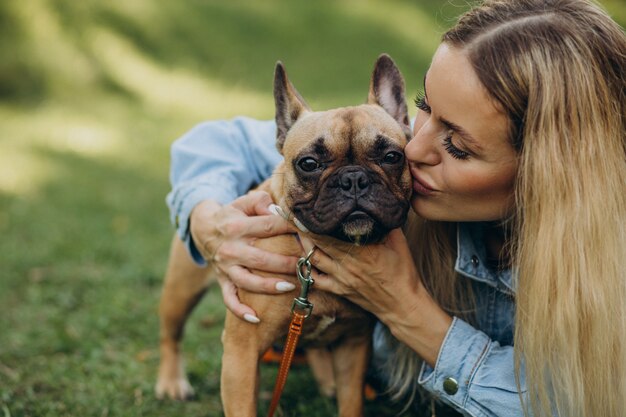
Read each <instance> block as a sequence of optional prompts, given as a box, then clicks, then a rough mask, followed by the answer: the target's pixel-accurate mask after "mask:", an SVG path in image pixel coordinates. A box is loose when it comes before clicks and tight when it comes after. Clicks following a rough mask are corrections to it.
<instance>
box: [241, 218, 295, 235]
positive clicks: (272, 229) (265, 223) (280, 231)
mask: <svg viewBox="0 0 626 417" xmlns="http://www.w3.org/2000/svg"><path fill="white" fill-rule="evenodd" d="M240 221H241V227H242V228H244V229H243V230H245V231H246V233H245V234H246V235H248V236H254V237H270V236H276V235H284V234H286V233H295V232H296V231H297V230H298V229H297V228H296V226H295V225H294V224H293V223H291V222H288V221H287V220H285V219H283V218H282V217H280V216H276V215H274V214H270V215H267V216H265V215H264V216H256V217H246V218H244V219H241V220H240Z"/></svg>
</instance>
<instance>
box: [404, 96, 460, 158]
mask: <svg viewBox="0 0 626 417" xmlns="http://www.w3.org/2000/svg"><path fill="white" fill-rule="evenodd" d="M414 101H415V106H416V107H417V108H418V109H419V110H421V111H423V112H426V113H430V112H431V108H430V106H429V105H428V103H426V96H425V95H424V93H422V92H421V91H418V92H417V94H416V95H415V99H414ZM452 134H453V130H448V132H447V134H446V137H445V138H444V139H443V147H444V149H445V150H446V152H448V153H449V154H450V156H452V157H453V158H454V159H460V160H464V159H467V158H468V157H469V153H467V152H465V151H462V150H461V149H459V148H457V147H456V146H454V144H453V143H452Z"/></svg>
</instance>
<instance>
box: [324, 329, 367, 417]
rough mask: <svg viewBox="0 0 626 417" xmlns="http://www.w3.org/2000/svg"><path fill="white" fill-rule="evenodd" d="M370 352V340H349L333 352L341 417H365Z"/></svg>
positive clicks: (336, 347)
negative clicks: (364, 387)
mask: <svg viewBox="0 0 626 417" xmlns="http://www.w3.org/2000/svg"><path fill="white" fill-rule="evenodd" d="M370 350H371V346H370V342H369V339H368V338H355V339H349V340H347V341H345V342H344V343H341V344H340V345H337V346H335V347H334V349H333V350H332V355H333V367H334V370H335V380H336V382H337V405H338V407H339V416H340V417H361V416H362V415H363V386H364V384H365V371H366V370H367V362H368V359H369V355H370Z"/></svg>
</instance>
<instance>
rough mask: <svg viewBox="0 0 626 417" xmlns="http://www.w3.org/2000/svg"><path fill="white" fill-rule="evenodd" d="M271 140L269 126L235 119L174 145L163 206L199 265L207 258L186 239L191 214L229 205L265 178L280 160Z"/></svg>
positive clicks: (204, 125)
mask: <svg viewBox="0 0 626 417" xmlns="http://www.w3.org/2000/svg"><path fill="white" fill-rule="evenodd" d="M275 141H276V124H275V123H274V122H273V121H258V120H253V119H249V118H244V117H238V118H235V119H233V120H230V121H212V122H205V123H202V124H200V125H198V126H196V127H194V128H193V129H192V130H191V131H189V132H188V133H186V134H185V135H183V136H182V137H181V138H180V139H178V140H176V141H175V142H174V143H173V144H172V148H171V166H170V182H171V184H172V190H171V192H170V193H169V194H168V195H167V198H166V202H167V206H168V208H169V210H170V220H171V221H172V224H174V225H175V227H176V229H177V231H178V235H179V236H180V238H181V239H183V240H184V241H185V242H186V244H187V247H188V248H189V250H190V253H191V254H192V256H193V258H194V260H195V261H196V262H197V263H198V264H200V265H204V264H205V259H203V257H202V256H201V254H200V253H199V252H198V250H197V248H196V247H194V246H195V245H194V242H193V240H192V239H191V236H190V227H189V226H190V225H189V218H190V215H191V213H192V210H193V209H194V208H195V207H196V206H197V205H198V204H199V203H200V202H201V201H204V200H211V201H213V202H215V203H217V204H219V205H220V206H221V205H224V204H228V203H230V202H232V201H233V200H235V199H236V198H237V197H239V196H241V195H243V194H244V193H246V192H247V191H248V190H249V189H250V188H251V187H252V186H254V185H257V184H260V183H261V182H263V181H264V180H265V179H267V178H269V176H270V175H271V173H272V171H273V170H274V167H275V166H276V165H277V164H278V163H279V162H280V161H281V160H282V157H281V156H280V154H279V153H278V151H277V150H276V146H275Z"/></svg>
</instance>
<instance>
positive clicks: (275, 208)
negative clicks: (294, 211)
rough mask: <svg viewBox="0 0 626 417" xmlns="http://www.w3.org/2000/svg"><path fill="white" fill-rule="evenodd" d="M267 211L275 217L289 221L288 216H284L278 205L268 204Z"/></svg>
mask: <svg viewBox="0 0 626 417" xmlns="http://www.w3.org/2000/svg"><path fill="white" fill-rule="evenodd" d="M267 209H268V210H269V211H270V212H271V213H272V214H275V215H277V216H280V217H282V218H283V219H285V220H289V216H287V214H285V211H284V210H283V209H282V208H281V207H280V206H279V205H278V204H270V205H269V206H268V207H267Z"/></svg>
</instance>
